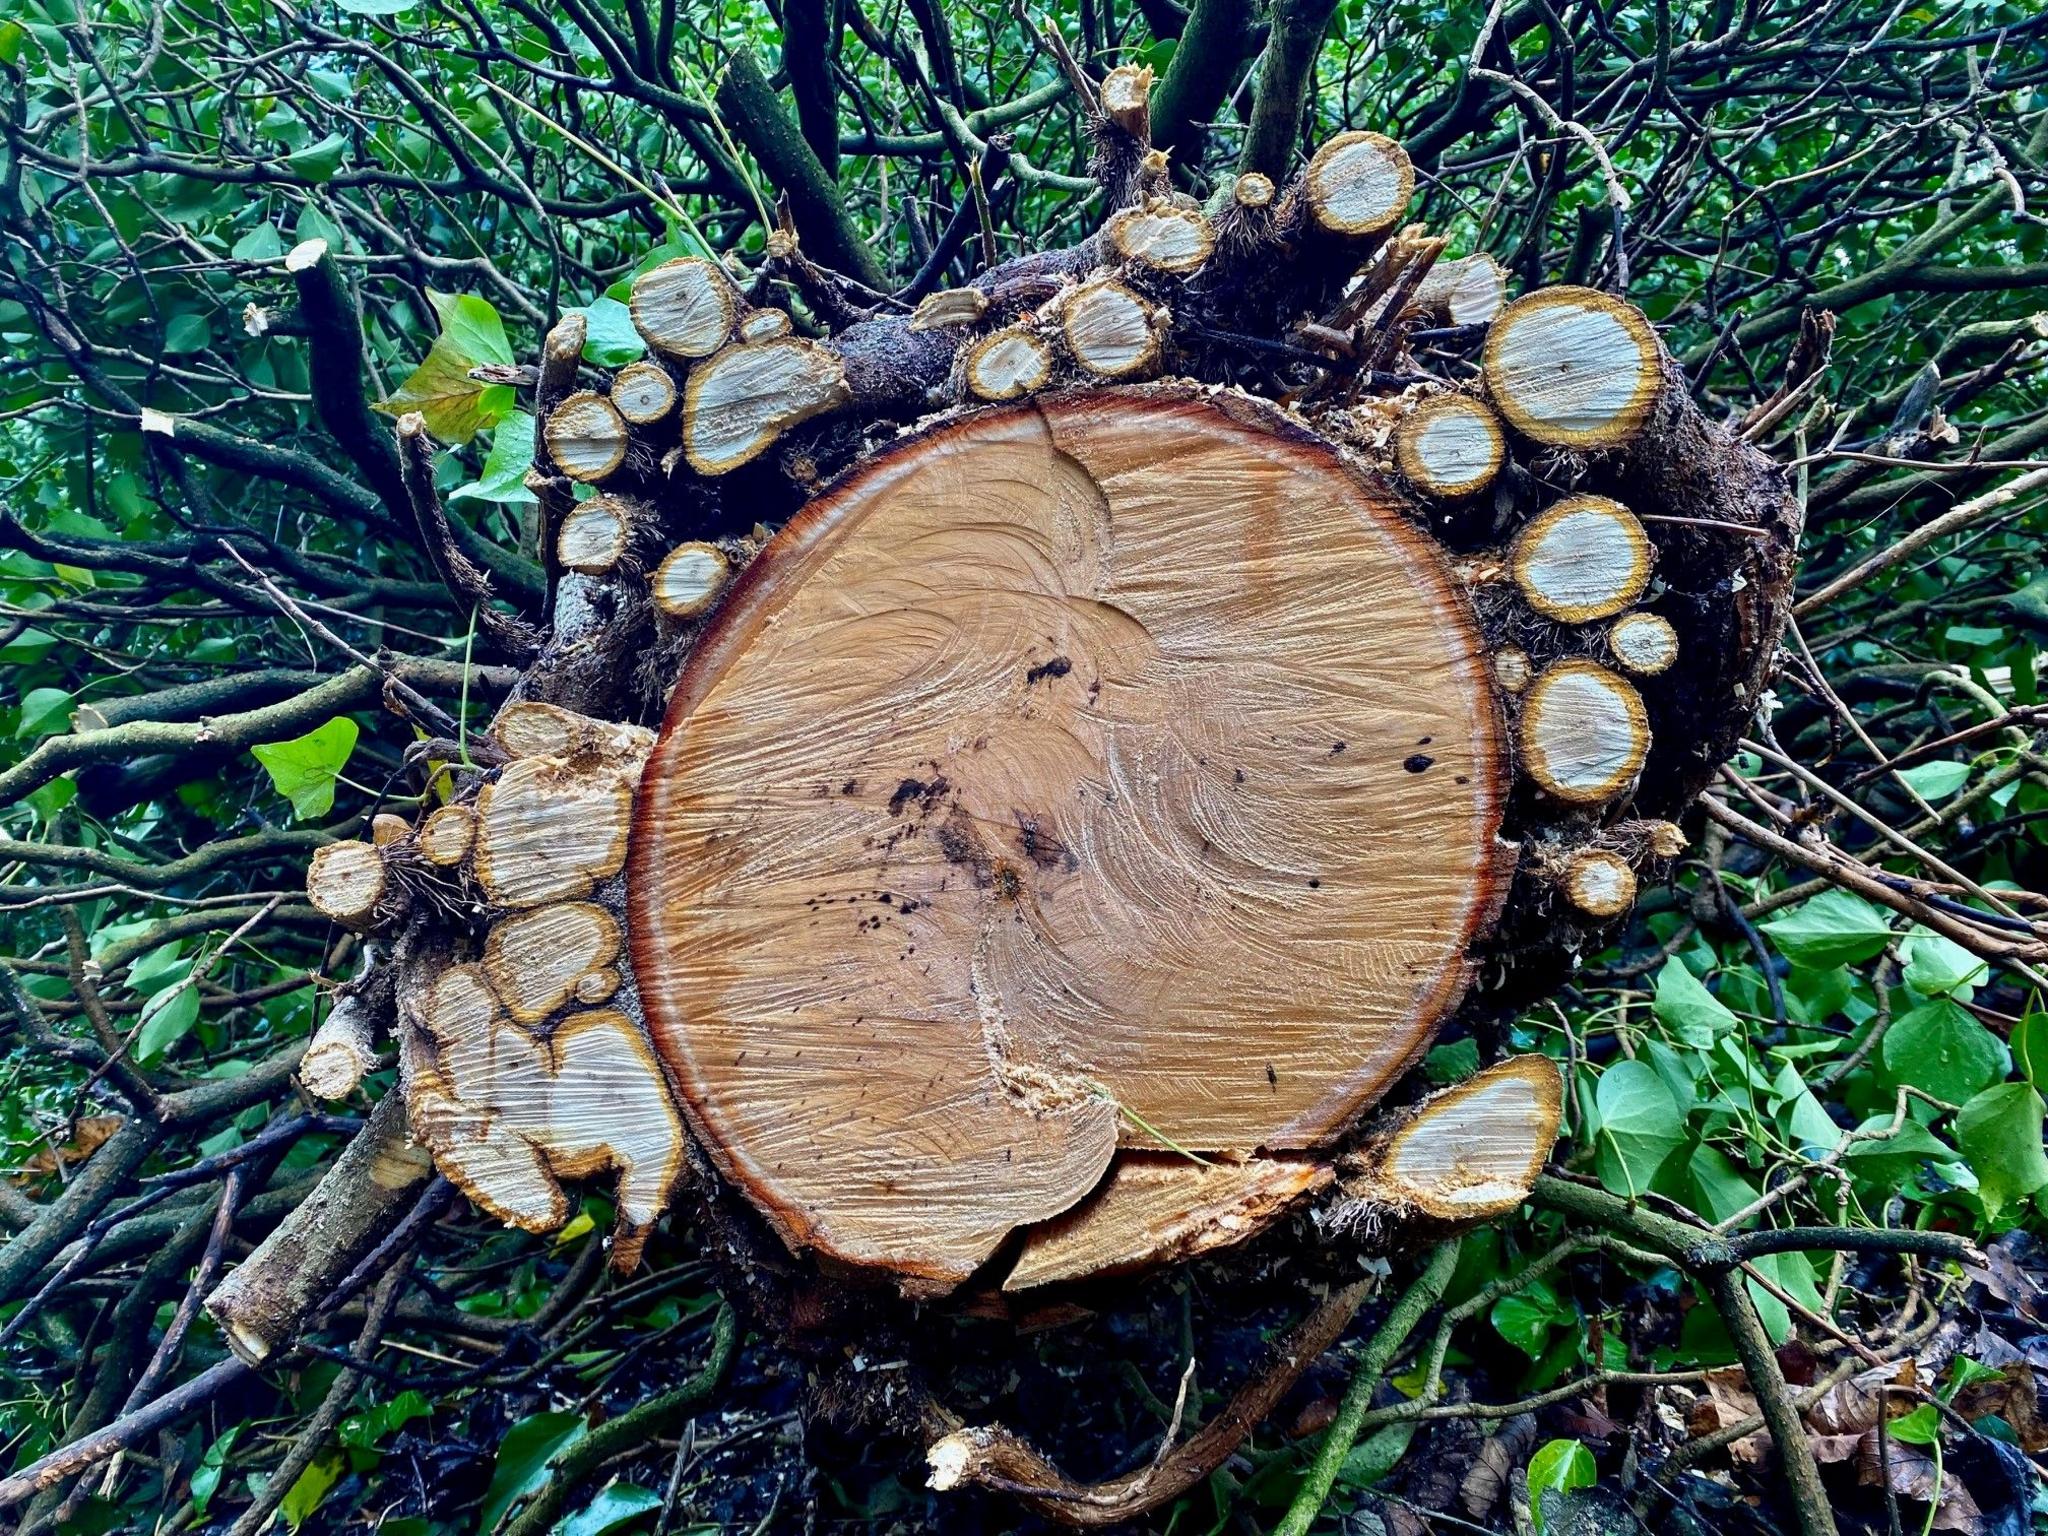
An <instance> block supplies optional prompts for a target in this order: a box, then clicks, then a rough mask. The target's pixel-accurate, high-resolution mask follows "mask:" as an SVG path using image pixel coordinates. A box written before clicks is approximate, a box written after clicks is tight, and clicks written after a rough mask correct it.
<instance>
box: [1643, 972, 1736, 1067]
mask: <svg viewBox="0 0 2048 1536" xmlns="http://www.w3.org/2000/svg"><path fill="white" fill-rule="evenodd" d="M1650 1008H1651V1011H1652V1012H1653V1013H1655V1014H1656V1015H1657V1019H1658V1022H1660V1023H1661V1024H1663V1026H1664V1027H1665V1028H1666V1029H1668V1030H1670V1031H1671V1034H1672V1037H1673V1038H1674V1039H1676V1040H1677V1041H1678V1042H1679V1043H1680V1044H1681V1045H1689V1046H1691V1047H1693V1048H1694V1049H1695V1050H1701V1051H1703V1050H1705V1049H1707V1047H1708V1046H1710V1045H1712V1044H1713V1043H1714V1037H1715V1036H1716V1035H1718V1034H1721V1033H1722V1032H1723V1031H1726V1030H1731V1029H1733V1028H1734V1027H1735V1024H1736V1019H1735V1015H1734V1014H1732V1013H1730V1012H1729V1011H1728V1009H1727V1008H1726V1006H1724V1005H1723V1004H1722V1002H1721V1000H1720V999H1719V998H1717V997H1715V996H1714V994H1713V993H1711V992H1709V991H1708V990H1707V989H1706V987H1705V986H1704V985H1702V984H1701V982H1700V979H1699V978H1698V977H1697V976H1695V975H1693V973H1692V972H1691V971H1689V970H1687V969H1686V968H1685V966H1684V965H1683V964H1682V963H1681V962H1680V961H1678V960H1675V959H1673V960H1666V961H1665V962H1664V968H1663V969H1662V970H1660V971H1659V972H1658V973H1657V995H1656V998H1655V999H1654V1000H1653V1001H1652V1003H1651V1004H1650Z"/></svg>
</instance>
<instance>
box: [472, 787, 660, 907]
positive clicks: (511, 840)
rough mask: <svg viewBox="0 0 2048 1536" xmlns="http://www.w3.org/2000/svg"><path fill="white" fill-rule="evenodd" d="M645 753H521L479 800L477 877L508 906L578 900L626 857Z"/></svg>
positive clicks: (497, 903)
mask: <svg viewBox="0 0 2048 1536" xmlns="http://www.w3.org/2000/svg"><path fill="white" fill-rule="evenodd" d="M639 776H640V759H639V758H638V757H633V756H625V757H618V758H611V759H607V758H603V757H597V758H594V759H592V758H577V759H571V758H568V757H554V756H543V757H522V758H520V759H519V760H518V761H517V762H513V763H509V764H507V765H506V767H505V769H504V771H503V772H501V773H500V774H499V775H498V777H497V778H495V779H493V780H492V781H491V782H490V783H488V784H486V785H485V786H484V787H483V790H482V792H481V793H479V794H478V796H477V802H476V851H475V854H474V856H473V859H472V863H471V868H472V869H473V871H474V873H475V875H476V880H477V884H478V885H480V886H482V887H483V891H484V895H485V896H486V897H487V898H489V900H490V902H491V904H492V905H493V906H498V907H505V908H508V909H515V910H516V909H520V908H526V907H538V906H543V905H546V904H547V903H550V902H558V901H574V900H578V899H580V898H581V897H584V896H586V895H588V894H589V893H590V892H591V891H592V890H593V889H594V888H595V887H596V885H597V883H598V881H600V880H603V879H606V878H607V877H609V876H611V875H615V874H617V873H618V872H619V870H620V868H621V867H622V866H623V865H624V864H625V862H626V833H627V828H628V825H629V823H630V821H631V817H632V809H633V786H634V784H635V783H636V782H637V781H638V779H639Z"/></svg>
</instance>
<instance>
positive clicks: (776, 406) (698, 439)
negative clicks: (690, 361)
mask: <svg viewBox="0 0 2048 1536" xmlns="http://www.w3.org/2000/svg"><path fill="white" fill-rule="evenodd" d="M846 397H847V390H846V370H845V368H844V367H843V366H842V365H841V363H840V361H839V358H838V356H837V355H836V354H834V353H833V352H831V351H829V350H827V349H826V348H824V347H821V346H818V345H816V344H815V343H813V342H809V341H803V340H799V339H797V338H795V337H784V338H782V339H780V340H777V341H761V342H748V343H746V344H744V345H742V346H736V347H727V348H726V349H725V350H724V351H723V352H720V353H719V354H718V355H717V356H716V357H714V358H712V359H711V360H710V361H708V362H705V363H701V364H699V365H698V367H697V368H696V370H695V371H694V372H693V373H691V375H690V382H689V385H688V387H687V388H686V389H685V390H684V393H683V455H684V457H685V458H687V459H688V460H689V462H690V468H692V469H694V470H696V471H697V473H698V474H700V475H723V474H726V473H728V472H730V471H732V470H735V469H738V468H739V467H740V466H741V465H742V464H745V463H747V462H748V461H749V460H751V459H754V458H755V457H757V456H758V455H760V454H761V453H762V452H764V451H765V450H766V449H767V448H768V447H769V446H770V445H772V444H773V443H774V441H775V439H776V438H778V437H780V436H781V435H782V434H783V433H784V432H787V431H788V430H789V429H790V428H791V427H793V426H796V425H797V424H798V423H799V422H804V421H808V420H810V418H811V417H813V416H815V415H817V414H818V413H819V412H820V411H829V410H831V409H832V408H833V407H834V406H836V405H838V404H840V403H841V402H843V401H844V400H845V399H846Z"/></svg>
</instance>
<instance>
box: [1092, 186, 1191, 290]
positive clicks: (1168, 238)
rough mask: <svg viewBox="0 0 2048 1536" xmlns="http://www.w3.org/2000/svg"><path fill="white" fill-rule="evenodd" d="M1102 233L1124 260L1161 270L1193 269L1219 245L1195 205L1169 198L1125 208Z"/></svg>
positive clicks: (1181, 271)
mask: <svg viewBox="0 0 2048 1536" xmlns="http://www.w3.org/2000/svg"><path fill="white" fill-rule="evenodd" d="M1102 233H1103V237H1104V238H1105V239H1106V240H1108V241H1109V244H1110V248H1111V249H1112V250H1114V251H1115V252H1116V253H1117V255H1118V256H1120V257H1122V258H1123V259H1124V260H1125V261H1134V262H1136V263H1138V264H1139V265H1140V266H1144V267H1151V268H1152V269H1153V270H1154V271H1158V272H1177V273H1185V272H1192V271H1194V270H1195V269H1196V268H1197V267H1199V266H1200V265H1201V264H1202V263H1203V262H1205V261H1207V260H1208V259H1209V253H1210V252H1211V251H1213V250H1215V249H1216V234H1215V231H1213V230H1212V229H1210V227H1209V221H1208V219H1206V218H1205V217H1203V216H1202V214H1201V213H1200V212H1199V211H1198V210H1196V209H1193V208H1182V207H1179V206H1177V205H1176V204H1173V203H1169V202H1154V203H1147V204H1146V205H1145V206H1144V207H1142V208H1126V209H1124V210H1123V211H1122V212H1121V213H1118V214H1114V215H1112V216H1111V218H1110V220H1109V222H1108V223H1107V224H1105V225H1104V226H1103V230H1102Z"/></svg>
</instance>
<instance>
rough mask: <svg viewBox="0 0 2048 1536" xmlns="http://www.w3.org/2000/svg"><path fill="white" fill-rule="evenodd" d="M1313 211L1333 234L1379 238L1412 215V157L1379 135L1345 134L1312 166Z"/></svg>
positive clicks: (1308, 179) (1307, 177) (1307, 178)
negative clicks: (1407, 215) (1409, 213)
mask: <svg viewBox="0 0 2048 1536" xmlns="http://www.w3.org/2000/svg"><path fill="white" fill-rule="evenodd" d="M1302 185H1303V187H1304V189H1305V190H1306V192H1307V195H1308V206H1309V212H1310V213H1311V214H1312V215H1313V216H1314V218H1315V221H1316V223H1317V224H1319V225H1321V226H1322V227H1323V228H1324V229H1327V230H1329V231H1330V232H1331V233H1333V234H1339V235H1373V234H1378V233H1379V232H1380V231H1381V230H1383V229H1386V228H1388V227H1389V226H1390V225H1392V224H1393V223H1394V222H1395V221H1396V220H1398V219H1399V218H1400V217H1401V215H1402V214H1403V213H1404V212H1406V211H1407V208H1408V199H1409V198H1411V197H1412V196H1414V195H1415V167H1414V166H1413V165H1411V164H1409V162H1408V152H1407V151H1406V150H1405V149H1403V148H1402V147H1401V146H1400V145H1398V144H1396V143H1395V142H1394V141H1393V140H1392V139H1390V138H1387V137H1385V136H1384V135H1381V134H1377V133H1340V134H1338V135H1337V136H1336V137H1335V138H1334V139H1331V140H1330V141H1329V142H1328V143H1327V144H1325V145H1324V146H1323V147H1322V148H1321V149H1319V150H1317V151H1316V152H1315V157H1314V158H1313V159H1311V160H1310V161H1309V163H1308V170H1307V172H1306V173H1305V174H1304V176H1303V179H1302Z"/></svg>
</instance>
